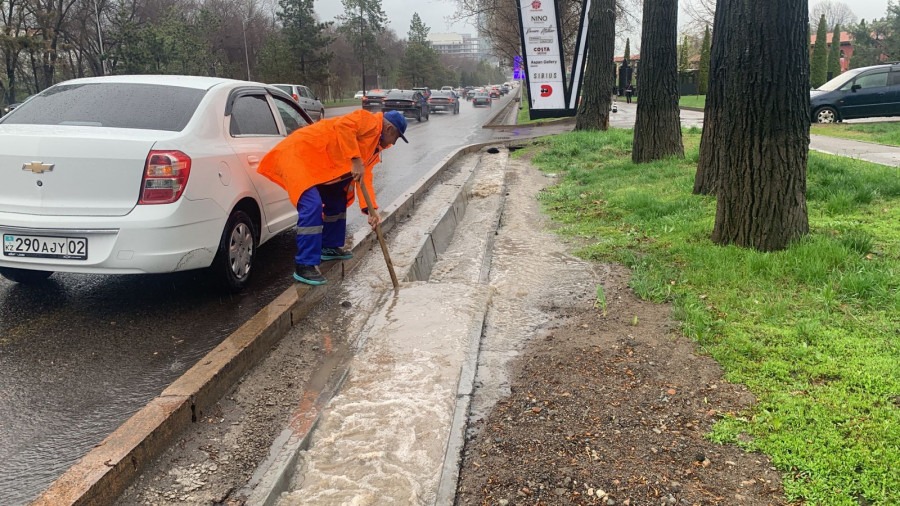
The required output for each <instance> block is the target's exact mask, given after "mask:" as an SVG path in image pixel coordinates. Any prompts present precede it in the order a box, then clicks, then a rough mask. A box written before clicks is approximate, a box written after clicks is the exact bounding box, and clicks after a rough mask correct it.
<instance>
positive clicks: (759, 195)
mask: <svg viewBox="0 0 900 506" xmlns="http://www.w3.org/2000/svg"><path fill="white" fill-rule="evenodd" d="M807 9H808V4H807V0H794V1H791V2H784V1H783V0H753V1H749V0H719V3H718V10H720V11H722V20H723V21H724V24H722V25H719V26H717V27H716V30H717V31H718V30H728V31H731V35H730V36H729V37H728V41H727V43H726V46H725V47H724V53H723V59H724V64H725V65H726V66H727V67H728V68H732V69H740V71H735V72H731V73H730V74H729V75H728V76H727V78H726V79H725V83H724V86H723V91H724V94H723V99H724V101H723V103H727V104H728V105H729V112H728V114H727V115H723V116H722V117H720V118H719V122H718V124H717V125H716V127H715V128H716V129H717V130H719V129H721V132H720V133H717V134H715V136H714V138H715V139H728V143H727V144H725V143H722V144H719V145H718V146H717V150H716V151H717V153H716V156H717V157H718V164H717V165H718V167H719V173H720V184H719V186H718V189H717V197H718V205H717V208H716V223H715V227H714V229H713V234H712V240H713V241H714V242H715V243H717V244H720V245H725V244H735V245H738V246H743V247H751V248H755V249H757V250H760V251H776V250H781V249H784V248H787V247H788V246H789V245H790V244H791V242H792V241H794V240H796V239H799V238H800V237H801V236H803V235H805V234H807V233H808V232H809V221H808V217H807V211H806V164H807V157H808V154H809V49H808V47H807V17H808V10H807ZM717 18H718V12H717ZM759 41H767V43H766V44H761V43H759Z"/></svg>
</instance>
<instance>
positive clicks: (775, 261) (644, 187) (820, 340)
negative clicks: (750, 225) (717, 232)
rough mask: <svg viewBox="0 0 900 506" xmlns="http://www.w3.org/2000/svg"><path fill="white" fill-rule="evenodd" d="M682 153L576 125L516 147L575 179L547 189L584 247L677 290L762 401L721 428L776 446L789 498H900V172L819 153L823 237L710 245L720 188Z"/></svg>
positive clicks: (730, 435)
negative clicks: (648, 151) (759, 247)
mask: <svg viewBox="0 0 900 506" xmlns="http://www.w3.org/2000/svg"><path fill="white" fill-rule="evenodd" d="M699 133H700V132H699V130H697V129H692V130H687V131H686V135H685V147H686V153H687V156H686V158H685V159H684V160H674V159H671V160H663V161H658V162H654V163H650V164H646V165H641V166H636V165H634V164H633V163H632V162H631V156H630V149H631V141H632V132H631V131H630V130H619V129H613V130H611V131H609V132H601V133H588V132H573V133H570V134H565V135H559V136H555V137H553V138H551V139H548V140H545V141H540V142H541V143H540V144H538V145H537V146H536V148H532V149H529V150H520V151H519V152H517V153H516V154H517V155H521V154H523V153H525V152H528V151H532V152H533V151H534V149H539V152H537V153H535V156H534V158H533V160H534V163H535V164H536V165H537V166H539V167H540V168H541V169H543V170H547V171H551V172H556V173H559V174H560V175H561V182H560V183H559V184H558V185H557V186H555V187H552V188H549V189H548V190H547V191H545V192H542V194H541V196H540V198H541V200H542V202H543V204H544V207H545V209H546V210H547V212H549V213H550V214H551V216H552V217H553V218H554V220H555V221H557V222H559V223H560V224H561V225H562V226H561V228H560V229H559V232H560V233H561V234H563V235H565V236H571V237H573V238H579V241H586V242H584V243H582V244H586V245H584V246H582V247H580V249H579V250H578V251H577V254H578V255H580V256H581V257H584V258H588V259H592V260H597V261H614V262H619V263H623V264H625V265H627V266H628V267H630V268H631V269H632V270H633V277H632V280H631V286H632V288H633V289H634V290H635V292H636V293H637V294H638V295H639V296H641V297H643V298H645V299H649V300H653V301H659V302H662V301H671V302H672V303H673V306H674V311H675V316H676V318H677V319H678V320H679V322H680V329H681V331H682V332H683V333H684V334H685V335H687V336H689V337H691V338H693V339H694V340H696V341H697V342H698V344H699V346H700V348H701V349H702V350H703V351H704V352H705V353H709V354H710V355H711V356H712V357H714V358H715V359H716V360H717V361H718V362H719V363H720V364H722V366H723V368H724V370H725V372H726V379H727V380H728V381H732V382H739V383H743V384H746V385H747V386H748V387H749V388H750V389H751V390H752V391H753V393H754V394H755V395H756V396H757V398H758V400H759V402H758V404H757V405H755V406H754V407H753V408H752V409H751V410H749V411H747V412H742V413H720V415H721V419H720V421H719V422H718V423H717V424H716V425H715V427H714V430H713V432H712V433H711V434H709V437H710V438H712V439H713V440H715V441H719V442H723V443H724V442H728V443H734V444H739V445H741V446H743V447H745V448H746V449H748V450H754V451H761V452H764V453H766V454H768V455H769V456H770V457H771V459H772V461H773V463H774V464H775V465H776V466H777V467H778V469H779V470H780V471H781V472H782V473H783V476H784V484H785V490H786V493H787V496H788V497H789V499H790V500H792V501H805V502H807V503H809V504H829V505H832V504H846V505H857V504H898V503H900V473H898V472H897V469H900V367H898V364H900V290H898V289H900V177H898V176H900V173H898V169H897V168H888V167H883V166H878V165H874V164H869V163H866V162H861V161H857V160H852V159H848V158H839V157H834V156H829V155H823V154H819V153H810V162H809V169H808V207H809V217H810V229H811V230H810V234H809V235H808V236H807V237H805V238H803V240H801V241H799V242H798V243H796V244H795V245H793V246H792V247H791V248H789V249H788V250H785V251H781V252H776V253H760V252H756V251H752V250H748V249H741V248H737V247H718V246H714V245H713V244H712V243H711V242H710V241H709V235H710V233H711V231H712V228H713V221H714V218H715V199H714V198H713V197H708V196H696V195H692V194H691V190H692V187H693V181H694V172H695V169H696V162H697V157H698V148H697V146H698V144H699V137H700V135H699Z"/></svg>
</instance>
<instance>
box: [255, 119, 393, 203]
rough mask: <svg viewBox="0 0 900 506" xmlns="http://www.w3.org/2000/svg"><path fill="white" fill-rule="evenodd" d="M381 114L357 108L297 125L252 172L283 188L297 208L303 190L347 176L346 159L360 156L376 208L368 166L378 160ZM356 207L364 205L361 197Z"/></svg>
mask: <svg viewBox="0 0 900 506" xmlns="http://www.w3.org/2000/svg"><path fill="white" fill-rule="evenodd" d="M383 116H384V115H383V114H382V113H371V112H369V111H365V110H362V109H360V110H358V111H353V112H352V113H350V114H345V115H344V116H339V117H337V118H331V119H323V120H321V121H319V122H318V123H313V124H312V125H309V126H305V127H303V128H299V129H297V130H295V131H294V132H293V133H291V134H290V135H288V136H287V137H286V138H285V139H284V140H282V141H281V142H279V143H278V144H277V145H275V147H274V148H272V150H271V151H269V152H268V153H266V156H264V157H263V159H262V161H261V162H259V167H258V168H257V169H256V171H257V172H259V173H260V174H262V175H263V176H266V177H267V178H269V179H271V180H272V181H274V182H275V183H276V184H278V185H279V186H281V187H282V188H284V189H285V190H287V192H288V196H289V197H290V199H291V202H293V204H294V207H297V201H298V200H300V195H302V194H303V192H304V191H306V190H308V189H309V188H312V187H313V186H315V185H317V184H322V183H327V182H329V181H333V180H335V179H338V178H341V177H345V176H348V175H349V174H350V167H351V162H350V160H351V159H353V158H360V159H361V160H362V162H363V165H364V166H365V174H364V175H363V184H365V185H366V189H368V190H369V196H370V197H371V198H372V206H373V207H375V209H378V203H377V202H375V189H374V188H373V185H372V167H374V166H375V165H376V164H377V163H378V162H379V161H380V160H381V155H380V152H376V148H377V147H378V141H379V140H380V139H381V128H382V124H383V122H382V117H383ZM354 186H356V185H354ZM351 189H353V187H351ZM352 203H353V192H350V193H349V195H348V199H347V206H348V207H349V206H350V204H352ZM359 207H360V208H362V209H365V208H366V202H365V200H364V199H363V198H362V197H360V199H359Z"/></svg>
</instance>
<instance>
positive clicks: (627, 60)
mask: <svg viewBox="0 0 900 506" xmlns="http://www.w3.org/2000/svg"><path fill="white" fill-rule="evenodd" d="M622 64H623V65H625V66H626V67H628V66H630V65H631V37H628V38H626V39H625V52H624V53H622Z"/></svg>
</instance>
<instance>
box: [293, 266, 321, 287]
mask: <svg viewBox="0 0 900 506" xmlns="http://www.w3.org/2000/svg"><path fill="white" fill-rule="evenodd" d="M294 279H296V280H297V281H299V282H301V283H306V284H307V285H324V284H325V283H327V282H328V280H327V279H325V276H323V275H322V273H321V272H319V268H318V267H316V266H315V265H299V264H298V265H297V266H296V267H294Z"/></svg>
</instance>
